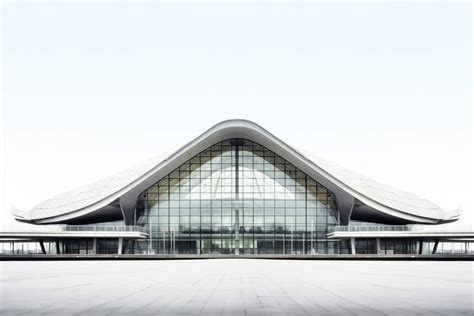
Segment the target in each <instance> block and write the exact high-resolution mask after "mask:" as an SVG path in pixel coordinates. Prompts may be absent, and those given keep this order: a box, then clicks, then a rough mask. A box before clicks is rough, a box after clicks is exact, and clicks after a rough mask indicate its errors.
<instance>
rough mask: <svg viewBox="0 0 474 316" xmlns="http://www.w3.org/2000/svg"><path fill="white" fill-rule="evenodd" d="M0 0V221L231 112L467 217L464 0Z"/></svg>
mask: <svg viewBox="0 0 474 316" xmlns="http://www.w3.org/2000/svg"><path fill="white" fill-rule="evenodd" d="M3 6H4V8H3V9H4V10H3V38H2V52H3V67H2V81H3V82H2V129H1V131H2V162H1V163H2V179H1V180H2V183H1V184H2V188H1V199H2V201H1V212H0V221H1V223H2V224H10V223H13V222H14V221H13V220H12V218H11V216H10V205H12V204H13V205H16V206H17V207H19V208H21V209H24V210H27V209H30V208H31V207H33V206H34V205H35V204H37V203H39V202H41V201H43V200H45V199H47V198H50V197H52V196H54V195H55V194H57V193H60V192H63V191H65V190H68V189H71V188H74V187H76V186H79V185H82V184H86V183H88V182H91V181H94V180H97V179H100V178H101V177H104V176H108V175H110V174H112V173H114V172H116V171H119V170H121V169H123V168H126V167H128V166H130V165H132V164H133V163H136V162H140V161H141V160H146V159H147V158H149V157H151V156H154V155H157V154H167V153H169V152H170V151H171V150H173V149H177V148H179V147H180V146H182V145H184V144H185V143H186V142H188V141H190V140H191V139H193V138H194V137H196V136H197V135H198V134H200V133H201V132H203V131H204V130H206V129H207V128H209V127H210V126H212V125H213V124H215V123H217V122H219V121H221V120H225V119H230V118H245V119H249V120H252V121H254V122H256V123H258V124H260V125H261V126H263V127H264V128H266V129H267V130H268V131H270V132H271V133H273V134H274V135H276V136H277V137H279V138H281V139H282V140H284V141H285V142H287V143H288V144H290V145H292V146H294V147H295V148H297V149H299V150H301V151H302V152H305V153H309V154H311V153H314V154H316V155H319V156H322V157H325V158H327V159H329V160H332V161H335V162H337V163H339V164H341V165H343V166H345V167H347V168H349V169H353V170H354V171H358V172H360V173H362V174H365V175H367V176H369V177H372V178H374V179H376V180H379V181H381V182H384V183H387V184H391V185H394V186H396V187H399V188H401V189H405V190H407V191H410V192H413V193H415V194H418V195H420V196H422V197H425V198H427V199H429V200H431V201H433V202H435V203H437V204H438V205H440V206H441V207H443V208H445V209H447V210H451V209H454V208H456V207H458V206H462V207H463V208H464V217H463V219H461V221H460V222H461V223H471V222H472V219H473V216H472V205H473V204H472V196H473V194H472V178H471V174H472V158H473V157H472V113H471V105H472V79H471V78H472V77H471V75H472V74H471V69H472V65H471V62H472V60H471V54H472V50H471V37H472V34H471V32H472V29H471V19H472V17H471V12H472V11H471V5H470V4H469V3H464V4H462V3H457V4H448V3H444V4H443V3H437V4H429V3H418V4H415V3H402V4H390V3H383V4H377V3H365V4H356V3H352V4H341V3H339V4H330V3H300V4H292V3H273V4H271V3H266V4H249V3H246V4H230V3H224V4H218V3H215V2H214V3H208V4H189V3H177V4H171V3H149V2H148V3H140V4H138V3H135V4H127V3H110V2H108V3H94V2H89V3H83V4H79V3H66V4H59V3H51V4H34V3H23V4H18V3H13V2H3Z"/></svg>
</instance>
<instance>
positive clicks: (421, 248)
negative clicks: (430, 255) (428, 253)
mask: <svg viewBox="0 0 474 316" xmlns="http://www.w3.org/2000/svg"><path fill="white" fill-rule="evenodd" d="M416 245H417V253H418V254H419V255H422V254H423V240H419V241H418V243H417V244H416Z"/></svg>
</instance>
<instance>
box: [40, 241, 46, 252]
mask: <svg viewBox="0 0 474 316" xmlns="http://www.w3.org/2000/svg"><path fill="white" fill-rule="evenodd" d="M39 244H40V247H41V252H42V253H43V255H45V254H46V249H45V248H44V242H43V240H42V239H40V240H39Z"/></svg>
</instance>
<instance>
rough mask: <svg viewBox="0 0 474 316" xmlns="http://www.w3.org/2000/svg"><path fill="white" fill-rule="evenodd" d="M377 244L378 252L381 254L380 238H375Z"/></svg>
mask: <svg viewBox="0 0 474 316" xmlns="http://www.w3.org/2000/svg"><path fill="white" fill-rule="evenodd" d="M375 246H376V249H377V254H378V255H380V254H381V253H380V238H375Z"/></svg>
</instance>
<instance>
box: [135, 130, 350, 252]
mask: <svg viewBox="0 0 474 316" xmlns="http://www.w3.org/2000/svg"><path fill="white" fill-rule="evenodd" d="M338 222H339V215H338V211H337V206H336V202H335V196H334V194H333V193H331V192H330V191H329V190H327V189H326V188H325V187H323V186H322V185H320V184H319V183H317V182H316V181H314V180H313V179H311V178H310V177H308V176H307V175H306V174H305V173H303V172H302V171H301V170H299V169H298V168H296V167H295V166H293V165H292V164H291V163H289V162H288V161H286V160H285V159H283V158H281V157H280V156H278V155H276V154H275V153H274V152H272V151H270V150H268V149H267V148H265V147H263V146H261V145H259V144H257V143H254V142H252V141H248V140H244V139H230V140H226V141H223V142H220V143H218V144H215V145H214V146H212V147H210V148H208V149H206V150H205V151H203V152H201V153H200V154H199V155H197V156H195V157H193V158H192V159H190V160H189V161H187V162H186V163H184V164H183V165H181V166H180V167H179V168H177V169H176V170H174V171H173V172H171V173H170V174H169V175H167V176H166V177H164V178H163V179H162V180H160V181H159V182H157V183H156V184H154V185H153V186H151V187H150V188H148V189H147V190H145V191H144V192H143V193H142V194H140V196H139V198H138V201H137V207H136V212H135V216H134V225H139V226H145V227H147V228H148V230H149V233H150V238H149V239H148V240H146V241H140V242H135V243H134V245H133V252H134V253H148V254H305V253H308V254H311V253H312V254H317V253H340V251H341V250H340V245H339V242H337V241H329V240H327V239H326V233H327V229H328V227H329V226H331V225H337V224H338Z"/></svg>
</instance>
